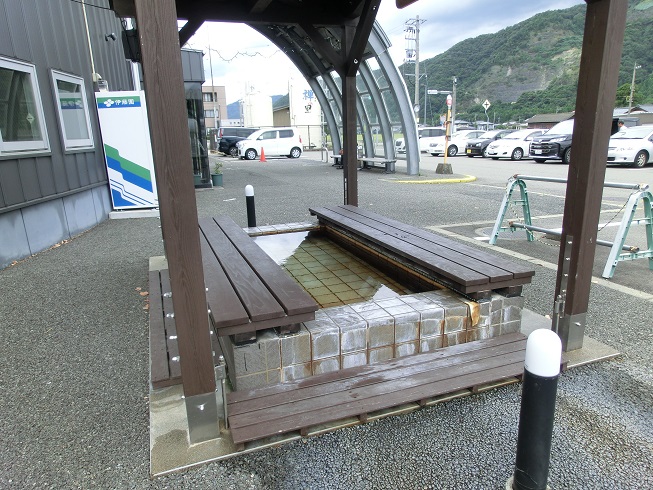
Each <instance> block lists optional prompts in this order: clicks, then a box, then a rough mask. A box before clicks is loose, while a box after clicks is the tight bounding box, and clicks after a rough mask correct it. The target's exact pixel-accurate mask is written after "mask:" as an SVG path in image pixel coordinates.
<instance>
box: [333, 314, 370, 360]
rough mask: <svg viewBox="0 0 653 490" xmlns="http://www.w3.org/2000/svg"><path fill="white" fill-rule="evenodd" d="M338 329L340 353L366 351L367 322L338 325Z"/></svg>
mask: <svg viewBox="0 0 653 490" xmlns="http://www.w3.org/2000/svg"><path fill="white" fill-rule="evenodd" d="M338 328H339V329H340V353H341V354H342V355H344V354H347V353H349V352H355V351H365V349H367V322H366V321H365V320H360V321H357V322H353V323H350V324H348V325H338Z"/></svg>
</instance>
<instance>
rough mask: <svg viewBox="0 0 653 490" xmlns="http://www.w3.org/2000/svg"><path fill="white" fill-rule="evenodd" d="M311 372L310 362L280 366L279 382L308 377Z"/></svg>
mask: <svg viewBox="0 0 653 490" xmlns="http://www.w3.org/2000/svg"><path fill="white" fill-rule="evenodd" d="M312 374H313V366H312V364H311V363H310V362H307V363H305V364H293V365H291V366H286V367H283V368H281V382H282V383H287V382H288V381H296V380H298V379H304V378H308V377H310V376H311V375H312Z"/></svg>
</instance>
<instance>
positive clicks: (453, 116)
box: [451, 76, 458, 134]
mask: <svg viewBox="0 0 653 490" xmlns="http://www.w3.org/2000/svg"><path fill="white" fill-rule="evenodd" d="M451 79H452V81H453V88H452V90H451V92H452V94H451V95H452V97H451V98H452V102H451V134H456V84H457V83H458V79H457V78H456V77H455V76H453V77H451Z"/></svg>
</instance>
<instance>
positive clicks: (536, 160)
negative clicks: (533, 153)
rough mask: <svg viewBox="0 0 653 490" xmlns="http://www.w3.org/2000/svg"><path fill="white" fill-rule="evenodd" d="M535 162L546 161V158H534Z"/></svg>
mask: <svg viewBox="0 0 653 490" xmlns="http://www.w3.org/2000/svg"><path fill="white" fill-rule="evenodd" d="M534 160H535V163H544V162H546V160H542V159H541V158H534Z"/></svg>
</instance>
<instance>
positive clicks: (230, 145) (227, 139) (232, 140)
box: [218, 136, 247, 157]
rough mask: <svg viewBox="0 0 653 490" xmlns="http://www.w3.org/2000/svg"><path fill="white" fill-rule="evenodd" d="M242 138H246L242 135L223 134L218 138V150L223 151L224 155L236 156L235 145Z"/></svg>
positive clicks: (236, 149) (236, 147)
mask: <svg viewBox="0 0 653 490" xmlns="http://www.w3.org/2000/svg"><path fill="white" fill-rule="evenodd" d="M244 139H247V138H245V137H243V136H223V137H222V138H220V139H219V140H218V151H219V152H222V153H224V154H225V155H231V156H232V157H237V156H238V146H236V144H237V143H238V142H239V141H242V140H244Z"/></svg>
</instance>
